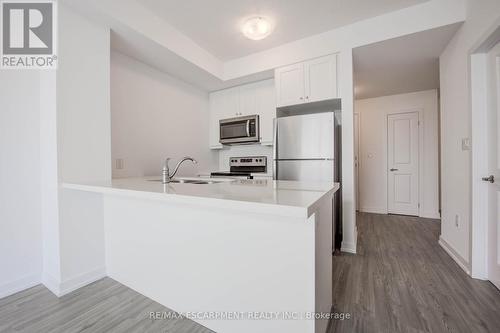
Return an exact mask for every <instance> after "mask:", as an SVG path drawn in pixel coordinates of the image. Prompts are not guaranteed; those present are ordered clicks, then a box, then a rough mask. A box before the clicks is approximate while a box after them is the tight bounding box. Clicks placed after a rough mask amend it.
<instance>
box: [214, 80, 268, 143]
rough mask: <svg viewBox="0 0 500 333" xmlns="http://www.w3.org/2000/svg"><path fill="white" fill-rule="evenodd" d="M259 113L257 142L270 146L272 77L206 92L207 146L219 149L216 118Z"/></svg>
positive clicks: (217, 119) (217, 120)
mask: <svg viewBox="0 0 500 333" xmlns="http://www.w3.org/2000/svg"><path fill="white" fill-rule="evenodd" d="M254 114H258V115H259V124H260V141H261V144H263V145H272V142H273V119H274V118H275V115H276V98H275V88H274V80H273V79H270V80H264V81H259V82H254V83H250V84H245V85H241V86H237V87H233V88H229V89H224V90H219V91H216V92H213V93H210V128H209V132H210V140H209V142H210V143H209V145H210V148H211V149H220V148H222V145H221V144H220V143H219V120H221V119H227V118H233V117H239V116H248V115H254Z"/></svg>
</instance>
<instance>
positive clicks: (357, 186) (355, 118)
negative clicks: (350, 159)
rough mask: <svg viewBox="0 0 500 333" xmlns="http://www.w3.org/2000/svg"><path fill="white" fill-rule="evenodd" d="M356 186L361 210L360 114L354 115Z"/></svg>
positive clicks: (357, 203)
mask: <svg viewBox="0 0 500 333" xmlns="http://www.w3.org/2000/svg"><path fill="white" fill-rule="evenodd" d="M354 184H355V189H356V210H359V113H355V114H354Z"/></svg>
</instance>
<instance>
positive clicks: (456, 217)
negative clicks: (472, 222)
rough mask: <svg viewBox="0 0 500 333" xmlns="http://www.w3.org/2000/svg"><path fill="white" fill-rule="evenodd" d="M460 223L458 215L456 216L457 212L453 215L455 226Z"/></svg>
mask: <svg viewBox="0 0 500 333" xmlns="http://www.w3.org/2000/svg"><path fill="white" fill-rule="evenodd" d="M459 224H460V216H458V214H456V215H455V227H457V228H458V226H459Z"/></svg>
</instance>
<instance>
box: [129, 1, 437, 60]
mask: <svg viewBox="0 0 500 333" xmlns="http://www.w3.org/2000/svg"><path fill="white" fill-rule="evenodd" d="M128 1H136V2H137V3H139V4H141V5H143V6H144V7H145V8H147V9H148V10H150V11H151V12H153V13H155V14H156V15H157V16H159V17H160V18H162V19H164V20H165V21H166V22H168V23H169V24H171V25H172V26H174V27H175V28H176V29H177V30H179V31H180V32H182V33H183V34H185V35H186V36H188V37H189V38H191V39H192V40H193V41H194V42H195V43H197V44H198V45H199V46H201V47H202V48H204V49H206V50H207V51H208V52H210V53H212V54H213V55H214V56H216V57H217V58H219V59H220V60H222V61H228V60H232V59H235V58H239V57H243V56H246V55H249V54H252V53H255V52H259V51H263V50H266V49H269V48H273V47H275V46H278V45H281V44H284V43H287V42H291V41H294V40H297V39H301V38H305V37H309V36H311V35H314V34H318V33H321V32H325V31H328V30H331V29H334V28H338V27H340V26H344V25H347V24H351V23H354V22H357V21H361V20H364V19H367V18H371V17H374V16H378V15H382V14H385V13H388V12H391V11H395V10H398V9H402V8H405V7H409V6H412V5H416V4H419V3H423V2H427V1H428V0H369V1H367V0H315V1H311V0H210V1H207V0H182V1H178V0H175V1H174V0H128ZM253 15H262V16H266V17H268V18H269V19H270V20H271V21H272V22H273V23H274V25H275V29H274V32H273V33H272V34H271V35H270V36H269V37H267V38H266V39H263V40H260V41H253V40H249V39H247V38H245V37H244V36H243V35H242V34H241V31H240V27H241V24H242V21H243V20H244V19H245V18H247V17H249V16H253Z"/></svg>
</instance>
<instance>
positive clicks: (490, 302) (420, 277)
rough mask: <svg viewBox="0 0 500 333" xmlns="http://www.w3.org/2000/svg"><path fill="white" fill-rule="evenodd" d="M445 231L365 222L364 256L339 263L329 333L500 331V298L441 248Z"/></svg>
mask: <svg viewBox="0 0 500 333" xmlns="http://www.w3.org/2000/svg"><path fill="white" fill-rule="evenodd" d="M439 230H440V224H439V221H436V220H427V219H420V218H412V217H403V216H394V215H393V216H391V215H376V214H365V213H361V214H359V215H358V237H359V238H358V255H356V256H353V255H342V256H335V257H334V260H333V267H334V274H333V281H334V282H333V287H334V309H335V311H339V312H342V311H343V312H348V313H350V314H351V315H352V319H350V320H344V321H339V320H336V321H333V322H332V327H331V329H330V332H331V333H333V332H335V333H340V332H356V333H363V332H433V333H434V332H464V333H469V332H470V333H476V332H478V333H479V332H500V292H499V291H498V290H497V289H496V288H495V287H494V286H493V285H492V284H490V283H489V282H485V281H478V280H473V279H471V278H470V277H468V276H467V274H465V272H463V271H462V270H461V269H460V267H458V265H457V264H455V262H454V261H453V260H452V259H451V258H450V257H449V256H448V255H447V254H446V253H445V252H444V250H443V249H441V247H440V246H439V245H438V242H437V241H438V237H439V232H440V231H439Z"/></svg>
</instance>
